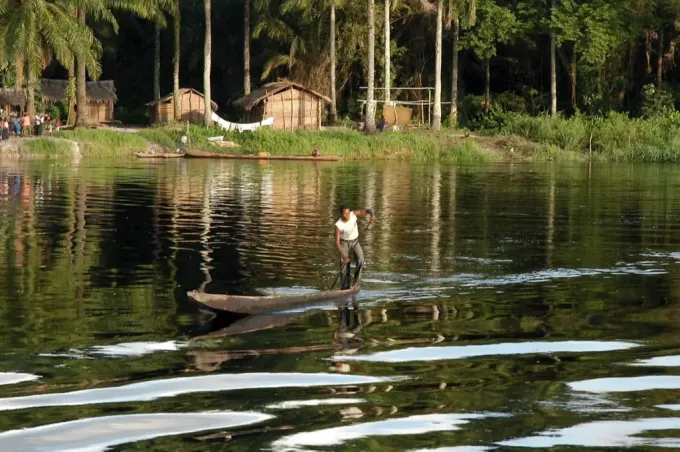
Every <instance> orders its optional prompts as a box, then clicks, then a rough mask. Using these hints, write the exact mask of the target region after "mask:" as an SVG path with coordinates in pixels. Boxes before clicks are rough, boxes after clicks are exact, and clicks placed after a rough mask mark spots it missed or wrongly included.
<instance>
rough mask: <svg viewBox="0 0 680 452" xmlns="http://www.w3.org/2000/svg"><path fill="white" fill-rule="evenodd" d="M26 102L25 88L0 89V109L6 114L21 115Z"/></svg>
mask: <svg viewBox="0 0 680 452" xmlns="http://www.w3.org/2000/svg"><path fill="white" fill-rule="evenodd" d="M27 102H28V94H27V93H26V89H25V88H0V108H2V109H3V110H5V111H6V112H12V111H15V112H17V114H21V113H23V111H24V109H25V108H26V103H27Z"/></svg>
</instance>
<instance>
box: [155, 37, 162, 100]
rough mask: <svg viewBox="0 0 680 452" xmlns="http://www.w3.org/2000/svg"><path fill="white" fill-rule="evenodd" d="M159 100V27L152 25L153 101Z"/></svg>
mask: <svg viewBox="0 0 680 452" xmlns="http://www.w3.org/2000/svg"><path fill="white" fill-rule="evenodd" d="M160 98H161V26H160V25H159V24H158V23H156V24H154V52H153V100H158V99H160Z"/></svg>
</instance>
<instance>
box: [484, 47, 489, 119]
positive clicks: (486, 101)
mask: <svg viewBox="0 0 680 452" xmlns="http://www.w3.org/2000/svg"><path fill="white" fill-rule="evenodd" d="M484 73H485V77H484V78H485V88H484V113H485V114H488V113H489V105H490V104H491V60H490V59H489V58H487V59H485V60H484Z"/></svg>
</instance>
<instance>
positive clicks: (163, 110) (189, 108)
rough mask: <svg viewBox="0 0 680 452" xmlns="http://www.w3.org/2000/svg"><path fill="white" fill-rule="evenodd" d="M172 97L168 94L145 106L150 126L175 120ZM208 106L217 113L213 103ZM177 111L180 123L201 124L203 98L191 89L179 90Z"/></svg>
mask: <svg viewBox="0 0 680 452" xmlns="http://www.w3.org/2000/svg"><path fill="white" fill-rule="evenodd" d="M172 95H173V93H170V94H168V95H167V96H165V97H161V98H160V99H158V100H155V101H153V102H149V103H148V104H146V106H147V107H148V108H149V118H151V123H152V124H163V123H167V122H170V121H173V120H174V119H175V103H174V101H173V98H172ZM210 105H211V106H212V111H217V104H216V103H215V102H213V101H211V102H210ZM179 109H180V112H181V113H180V119H181V120H182V121H184V122H186V121H188V122H195V123H202V122H203V117H204V114H205V97H204V96H203V94H202V93H199V92H198V91H196V90H195V89H193V88H182V89H180V90H179Z"/></svg>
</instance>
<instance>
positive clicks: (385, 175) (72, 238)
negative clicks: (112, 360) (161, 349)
mask: <svg viewBox="0 0 680 452" xmlns="http://www.w3.org/2000/svg"><path fill="white" fill-rule="evenodd" d="M1 168H2V169H1V170H0V173H1V174H2V176H1V177H0V200H1V201H0V259H1V262H3V265H2V268H0V283H2V289H0V300H1V301H2V302H1V303H0V316H1V317H2V319H3V322H4V324H6V325H8V326H9V327H8V329H7V330H6V333H5V334H3V335H2V336H0V337H1V338H2V339H1V340H2V341H3V342H4V343H6V344H13V346H15V347H23V346H29V345H30V346H33V347H37V346H38V344H44V343H46V342H47V341H46V340H45V339H48V338H49V340H50V341H49V342H48V343H49V344H50V345H49V347H54V348H58V347H71V346H78V345H87V344H89V343H91V341H92V340H93V338H97V337H103V338H107V337H108V335H115V334H131V335H133V336H134V335H139V336H140V337H144V336H145V335H146V336H147V337H148V336H152V337H153V336H159V335H175V334H181V333H185V332H186V331H188V330H189V328H191V327H192V326H191V320H186V319H184V320H183V318H182V317H181V316H183V315H185V314H188V313H190V314H193V313H195V308H194V307H193V306H191V305H189V304H188V302H187V301H186V299H185V297H184V295H183V293H184V292H185V291H186V290H191V289H195V288H198V287H200V286H201V285H202V284H203V283H205V282H206V281H207V282H208V284H206V285H205V290H207V291H211V292H227V291H228V292H232V293H239V292H240V293H254V292H256V291H257V290H259V289H261V288H263V287H269V288H274V290H276V288H277V287H289V286H292V285H301V286H307V287H314V288H324V286H325V285H327V284H329V281H330V280H331V279H332V278H331V276H332V274H333V272H334V271H335V259H334V256H335V254H334V251H333V244H332V243H331V232H332V224H333V221H334V220H335V216H336V212H337V205H338V204H339V203H340V202H341V201H348V202H350V203H352V204H353V205H355V206H356V207H364V206H371V207H374V208H375V209H376V211H377V212H378V215H379V222H378V223H377V224H376V225H374V226H373V227H372V228H371V229H370V230H369V232H367V233H366V236H365V238H364V243H365V248H366V254H367V256H368V260H369V268H368V272H369V274H370V273H373V274H374V275H375V274H377V275H380V277H383V276H384V277H385V278H386V279H389V278H391V277H393V276H394V277H395V279H397V280H400V278H401V277H402V276H403V275H417V277H418V279H419V280H416V281H415V282H413V281H411V282H403V281H404V280H403V279H401V280H400V281H402V282H401V284H402V285H405V286H406V287H413V288H423V287H424V286H426V285H428V284H429V285H431V286H437V285H445V284H447V283H442V282H431V283H427V282H422V279H423V278H427V277H448V276H451V275H455V274H459V273H464V272H467V273H476V274H484V275H496V276H501V277H502V276H503V275H505V274H508V273H515V274H517V273H525V272H531V271H535V270H540V269H545V268H553V269H559V268H576V269H577V268H611V267H614V266H616V265H618V264H617V262H619V261H626V262H628V261H630V260H631V255H632V254H633V253H634V252H642V251H645V250H657V251H663V250H671V249H672V247H674V246H676V245H677V243H678V238H677V237H676V234H675V227H676V225H675V220H674V217H673V215H674V212H675V210H676V209H677V205H678V195H676V191H675V190H674V184H675V182H674V175H673V172H672V171H670V170H668V169H665V170H664V169H659V168H657V167H644V168H643V167H636V168H635V169H631V170H628V169H625V168H624V169H620V170H616V169H613V168H609V167H608V168H599V169H598V168H595V169H594V170H593V172H592V174H591V175H590V177H589V176H588V169H587V168H585V167H563V168H560V169H559V170H555V169H545V170H543V169H541V168H535V167H531V168H519V167H514V168H508V167H505V166H503V167H494V166H488V167H482V168H474V167H460V168H457V167H445V166H442V167H426V166H417V165H409V164H379V165H370V166H362V165H360V166H352V165H333V164H330V165H324V164H320V165H299V164H285V163H282V164H265V165H261V164H251V163H239V162H228V161H225V162H193V161H177V162H165V163H164V164H160V165H148V164H140V165H136V164H135V165H134V166H126V165H119V166H111V167H106V168H104V167H101V166H95V167H88V166H85V165H81V166H79V167H77V168H71V169H69V168H64V167H59V166H53V165H45V164H42V163H39V162H22V163H17V164H12V165H9V164H3V166H2V167H1ZM16 175H19V176H20V177H19V183H18V184H16V183H15V182H14V181H15V180H16ZM466 257H471V258H479V259H488V258H493V259H506V260H509V261H507V262H506V261H501V262H500V263H497V262H496V261H493V260H492V261H489V263H486V264H485V263H479V261H471V260H465V259H462V258H466ZM665 270H667V273H668V274H665V275H658V276H654V277H650V276H640V275H630V276H626V277H625V278H624V277H623V276H620V277H619V276H613V277H612V278H611V279H608V280H605V279H603V278H599V277H597V276H596V277H584V278H579V279H577V280H574V281H577V283H571V282H570V281H569V280H566V279H565V280H555V281H552V282H548V283H544V284H541V283H536V284H533V285H532V286H531V287H528V288H527V286H526V285H523V284H508V285H507V286H503V287H501V288H500V290H501V291H502V292H503V293H502V294H499V293H497V292H498V291H499V288H498V287H495V288H489V289H479V288H474V287H473V288H468V289H466V288H464V287H461V286H460V285H457V283H456V282H455V281H454V282H452V283H450V285H451V288H450V289H443V290H441V291H439V292H438V293H437V295H436V296H435V298H432V299H424V300H422V301H415V302H405V301H402V300H400V297H399V296H394V297H391V296H389V295H388V296H386V297H385V298H387V300H386V301H385V300H383V301H382V302H381V308H380V309H371V310H369V312H371V316H372V318H373V319H374V320H373V322H372V323H371V325H370V327H367V328H364V329H362V331H361V334H362V337H363V339H364V342H365V344H374V346H376V347H378V346H382V347H389V344H390V343H392V344H394V345H393V346H394V347H398V346H404V345H405V344H409V343H413V344H416V345H417V344H419V343H425V341H431V340H434V339H433V338H436V337H443V338H445V340H446V341H452V340H454V339H456V338H457V340H459V341H462V340H491V341H493V340H501V339H510V338H512V339H518V338H531V337H542V336H544V335H545V334H550V337H551V338H556V337H557V338H559V337H569V338H575V337H579V338H604V337H607V338H614V337H617V338H620V337H621V336H625V337H634V338H637V337H649V335H656V336H657V337H660V338H663V337H666V335H667V334H668V329H666V328H671V326H672V323H673V318H674V316H675V314H674V307H673V304H672V303H670V302H669V303H667V304H663V303H661V302H660V300H663V299H667V300H674V298H675V294H676V293H677V289H678V284H679V283H678V281H680V279H679V278H678V277H677V275H676V272H677V270H676V269H675V268H674V267H673V266H668V267H666V268H665ZM461 291H463V292H468V293H462V294H461V293H460V292H461ZM643 297H644V300H645V302H644V303H643V302H642V299H643ZM318 319H319V317H318V316H316V315H313V316H309V317H305V318H302V319H297V320H296V321H295V322H296V323H295V324H296V325H298V324H299V325H303V326H304V328H303V329H302V330H300V331H298V332H296V333H293V334H291V333H289V332H287V333H286V334H287V336H288V337H282V338H280V339H281V344H282V346H281V347H280V348H286V347H316V346H318V347H321V346H327V345H328V344H329V342H328V340H329V338H330V335H329V331H330V330H328V325H327V324H325V325H324V326H323V328H321V327H320V326H319V325H318V324H317V323H318V322H319V320H318ZM377 319H381V320H377ZM382 319H386V320H385V321H382ZM315 322H317V323H315ZM659 325H661V326H662V328H657V326H659ZM320 328H321V329H320ZM65 333H68V334H65ZM102 333H104V334H103V335H102V336H99V335H100V334H102ZM262 334H263V335H264V339H262V341H268V340H270V339H271V338H278V336H277V334H278V333H275V332H273V331H269V332H263V333H262ZM269 335H272V336H269ZM243 340H244V342H243V346H240V347H239V348H242V349H251V350H257V349H265V348H263V347H261V346H255V345H256V344H251V345H254V346H252V347H251V348H248V346H249V345H248V344H249V341H250V339H247V338H246V339H243ZM418 341H421V342H418ZM324 344H325V345H324ZM376 344H377V345H376ZM277 348H278V347H269V348H266V350H276V349H277ZM323 350H325V351H328V350H327V349H323ZM298 352H299V351H298ZM317 352H319V353H322V350H321V349H319V350H317ZM271 354H273V353H271ZM292 354H293V355H294V354H295V353H292ZM295 359H297V358H295ZM291 365H292V364H291Z"/></svg>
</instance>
